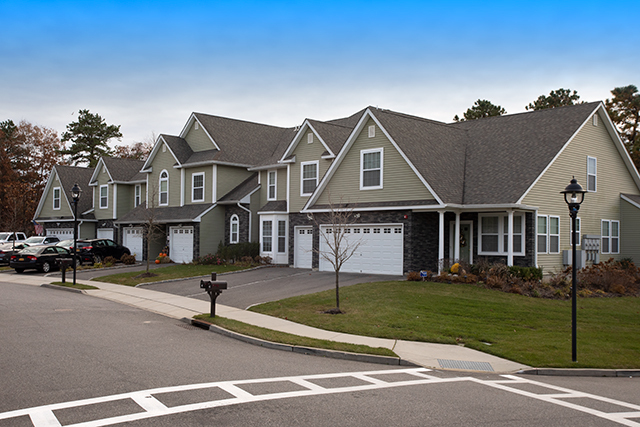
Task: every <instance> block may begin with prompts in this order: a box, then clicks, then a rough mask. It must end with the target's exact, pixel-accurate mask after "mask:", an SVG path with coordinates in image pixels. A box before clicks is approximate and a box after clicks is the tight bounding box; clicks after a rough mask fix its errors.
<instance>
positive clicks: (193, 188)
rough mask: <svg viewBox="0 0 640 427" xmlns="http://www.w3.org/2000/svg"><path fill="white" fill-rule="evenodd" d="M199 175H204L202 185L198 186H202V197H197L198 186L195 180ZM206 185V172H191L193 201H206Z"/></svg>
mask: <svg viewBox="0 0 640 427" xmlns="http://www.w3.org/2000/svg"><path fill="white" fill-rule="evenodd" d="M197 176H201V177H202V187H198V188H202V198H200V199H196V197H195V196H196V187H195V181H196V177H197ZM204 186H205V182H204V172H196V173H192V174H191V202H192V203H194V202H204V190H205V189H204Z"/></svg>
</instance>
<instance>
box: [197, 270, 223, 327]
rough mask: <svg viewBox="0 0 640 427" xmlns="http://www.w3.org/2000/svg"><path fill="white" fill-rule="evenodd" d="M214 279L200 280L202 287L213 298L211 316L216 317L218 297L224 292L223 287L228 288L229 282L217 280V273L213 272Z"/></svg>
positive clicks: (212, 277)
mask: <svg viewBox="0 0 640 427" xmlns="http://www.w3.org/2000/svg"><path fill="white" fill-rule="evenodd" d="M211 279H213V280H200V288H201V289H204V290H206V291H207V293H208V294H209V298H210V299H211V317H216V298H218V296H219V295H220V294H221V293H222V290H223V289H227V282H222V281H218V280H215V279H216V275H215V273H212V274H211Z"/></svg>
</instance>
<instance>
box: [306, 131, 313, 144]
mask: <svg viewBox="0 0 640 427" xmlns="http://www.w3.org/2000/svg"><path fill="white" fill-rule="evenodd" d="M312 143H313V134H312V133H308V134H307V144H312Z"/></svg>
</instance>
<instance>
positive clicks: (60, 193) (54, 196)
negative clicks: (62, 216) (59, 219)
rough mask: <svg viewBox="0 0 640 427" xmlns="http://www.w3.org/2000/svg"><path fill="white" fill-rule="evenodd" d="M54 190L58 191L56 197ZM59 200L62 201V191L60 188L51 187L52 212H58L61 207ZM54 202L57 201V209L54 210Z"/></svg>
mask: <svg viewBox="0 0 640 427" xmlns="http://www.w3.org/2000/svg"><path fill="white" fill-rule="evenodd" d="M56 190H58V197H56ZM61 199H62V190H61V188H60V187H53V210H54V211H59V210H60V207H61V206H62V203H61ZM56 200H57V201H58V207H57V208H56Z"/></svg>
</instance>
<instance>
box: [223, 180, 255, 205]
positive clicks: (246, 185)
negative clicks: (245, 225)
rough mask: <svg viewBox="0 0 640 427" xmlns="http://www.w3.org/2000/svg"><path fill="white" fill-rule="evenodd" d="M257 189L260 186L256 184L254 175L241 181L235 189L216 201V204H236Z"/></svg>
mask: <svg viewBox="0 0 640 427" xmlns="http://www.w3.org/2000/svg"><path fill="white" fill-rule="evenodd" d="M259 187H260V184H258V174H257V173H254V174H252V175H251V176H250V177H249V178H247V179H245V180H244V181H242V182H241V183H240V184H239V185H238V186H237V187H236V188H234V189H233V190H231V191H229V192H228V193H227V194H225V195H224V196H222V197H221V198H220V199H219V200H218V203H222V204H225V203H238V202H239V201H240V200H242V199H244V198H245V197H246V196H248V195H249V194H251V193H252V192H253V191H255V190H256V189H258V188H259Z"/></svg>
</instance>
